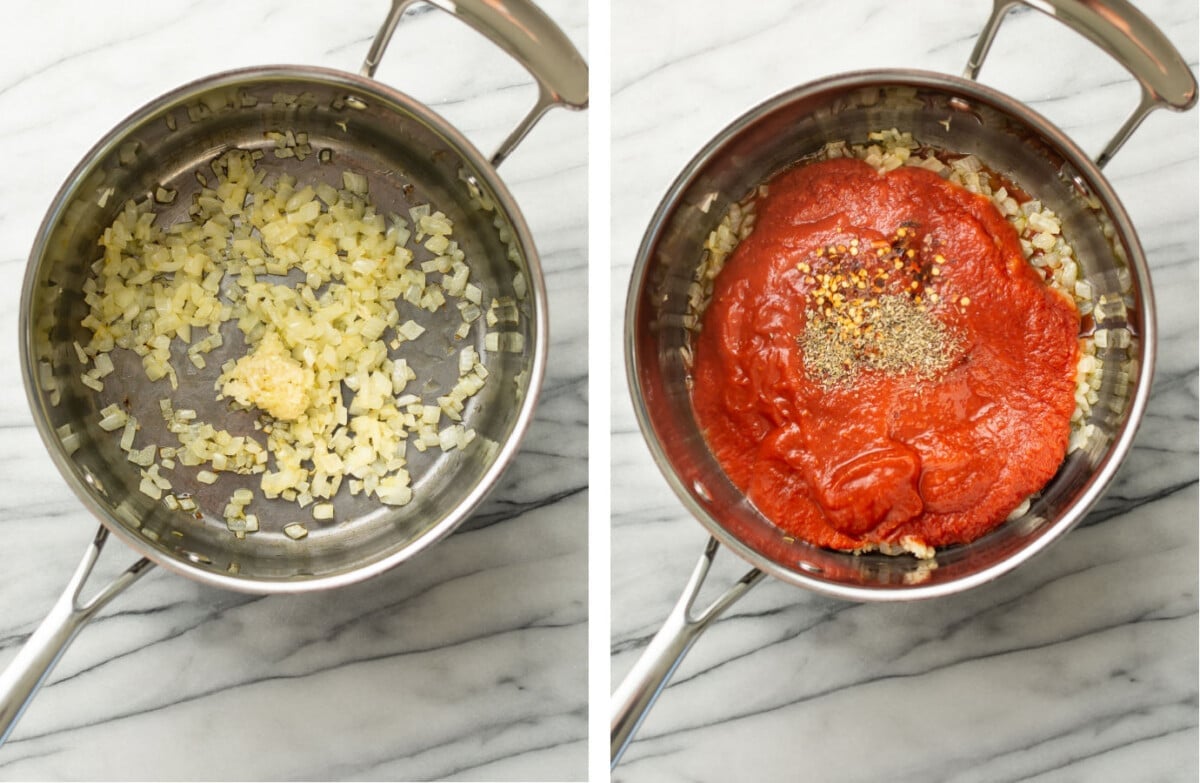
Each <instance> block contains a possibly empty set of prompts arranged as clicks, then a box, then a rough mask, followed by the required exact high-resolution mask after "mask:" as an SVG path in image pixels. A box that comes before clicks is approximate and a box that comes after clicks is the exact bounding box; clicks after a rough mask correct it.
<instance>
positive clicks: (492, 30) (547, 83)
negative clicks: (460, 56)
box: [360, 0, 588, 166]
mask: <svg viewBox="0 0 1200 783" xmlns="http://www.w3.org/2000/svg"><path fill="white" fill-rule="evenodd" d="M417 1H418V0H393V2H392V10H391V11H390V12H389V13H388V17H387V19H385V20H384V22H383V26H382V27H380V28H379V32H378V33H376V35H375V40H374V41H373V42H372V43H371V49H370V51H368V52H367V57H366V59H365V60H363V66H362V69H361V71H360V72H361V73H362V75H363V76H367V77H371V78H374V76H375V71H376V69H377V68H378V67H379V62H380V60H381V59H382V58H383V53H384V51H386V50H387V46H388V44H389V43H390V42H391V40H392V34H393V33H395V31H396V25H397V24H399V23H400V17H401V16H403V14H404V12H405V11H406V10H407V9H408V7H409V6H411V5H412V4H413V3H415V2H417ZM424 2H427V3H429V4H430V5H432V6H436V7H437V8H440V9H442V10H443V11H445V12H446V13H448V14H451V15H452V16H454V17H456V18H458V19H461V20H462V21H463V22H465V23H467V24H468V25H470V26H471V27H473V28H475V29H476V30H478V31H479V32H480V33H482V34H483V35H485V36H487V37H488V38H489V39H491V41H492V42H493V43H495V44H496V45H497V46H499V47H500V48H501V49H503V50H504V51H506V52H508V54H509V55H511V56H512V57H513V59H515V60H516V61H517V62H519V63H520V64H521V65H522V66H524V67H525V69H526V70H527V71H529V73H530V74H531V75H532V76H533V78H534V80H536V81H537V83H538V99H537V103H535V104H534V106H533V109H531V110H530V112H529V113H528V114H526V115H525V118H524V119H522V120H521V122H520V124H518V125H517V127H516V128H515V129H514V130H513V131H512V133H510V134H509V136H508V138H507V139H505V140H504V142H503V143H502V144H501V145H500V148H499V149H498V150H497V151H496V152H495V154H493V155H492V165H493V166H499V165H500V164H501V163H502V162H503V161H504V159H505V158H507V157H508V155H509V153H511V152H512V151H513V150H514V149H516V147H517V145H518V144H520V143H521V140H522V139H524V138H525V135H526V134H527V133H529V130H530V129H531V128H533V126H534V125H536V124H537V121H538V120H539V119H541V117H542V115H543V114H545V113H546V112H547V111H548V110H549V109H552V108H553V107H555V106H563V107H565V108H568V109H584V108H587V103H588V68H587V63H585V62H584V61H583V56H582V55H580V54H579V51H578V50H577V49H576V48H575V46H574V44H572V43H571V41H570V39H568V38H567V36H566V35H565V34H564V33H563V31H562V30H560V29H559V28H558V26H557V25H555V24H554V22H552V21H551V20H550V17H548V16H546V15H545V14H544V13H543V12H542V11H541V9H539V8H538V7H537V6H535V5H533V4H532V3H530V2H527V0H424Z"/></svg>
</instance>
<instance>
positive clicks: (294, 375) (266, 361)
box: [221, 332, 313, 421]
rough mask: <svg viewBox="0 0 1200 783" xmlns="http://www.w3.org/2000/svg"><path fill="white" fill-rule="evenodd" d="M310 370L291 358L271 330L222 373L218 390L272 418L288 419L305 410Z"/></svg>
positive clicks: (310, 379) (311, 380)
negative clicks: (253, 406) (248, 352)
mask: <svg viewBox="0 0 1200 783" xmlns="http://www.w3.org/2000/svg"><path fill="white" fill-rule="evenodd" d="M312 386H313V371H312V369H311V368H309V367H305V366H304V365H302V364H300V362H298V361H296V360H295V359H293V358H292V355H291V353H289V352H288V350H287V349H286V348H284V347H283V342H282V341H281V340H280V339H279V335H277V334H276V333H275V332H267V333H266V335H264V336H263V339H262V340H261V341H260V342H259V344H258V345H257V346H256V347H255V349H254V352H253V353H250V354H247V355H246V356H243V357H242V358H241V359H238V360H237V364H235V365H234V367H233V371H232V372H230V373H228V374H227V375H225V376H222V384H221V390H222V393H223V394H224V395H225V396H226V397H233V398H234V399H236V400H237V401H238V402H240V403H241V404H242V405H255V406H257V407H259V408H261V409H263V410H264V411H266V412H267V413H269V414H271V415H272V416H274V417H275V418H276V419H283V420H286V421H292V420H294V419H298V418H299V417H300V415H301V414H303V413H304V412H305V411H306V410H308V391H309V389H311V388H312Z"/></svg>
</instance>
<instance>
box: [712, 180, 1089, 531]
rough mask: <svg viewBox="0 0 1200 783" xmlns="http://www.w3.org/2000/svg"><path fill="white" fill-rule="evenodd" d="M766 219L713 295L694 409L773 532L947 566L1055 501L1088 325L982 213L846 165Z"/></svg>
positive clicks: (774, 203) (961, 192) (762, 210)
mask: <svg viewBox="0 0 1200 783" xmlns="http://www.w3.org/2000/svg"><path fill="white" fill-rule="evenodd" d="M757 213H758V216H757V221H756V223H755V228H754V231H753V233H752V234H751V235H750V236H749V237H747V238H746V239H744V240H743V241H742V242H741V243H740V244H739V245H738V247H737V248H736V250H735V251H734V252H733V254H732V255H731V256H730V258H729V260H728V263H727V264H726V265H725V267H724V269H723V270H722V271H721V273H720V274H719V275H718V276H717V278H716V281H715V284H714V289H713V298H712V302H711V303H710V305H709V306H708V308H707V310H706V311H705V313H704V316H703V322H702V328H701V331H700V333H699V335H698V337H697V339H696V343H695V349H694V355H695V361H694V367H693V373H694V385H693V392H692V402H693V406H694V409H695V413H696V416H697V419H698V421H699V423H700V425H701V427H702V429H703V430H704V433H705V436H706V438H707V440H708V443H709V446H710V448H711V449H712V451H713V453H714V454H715V455H716V457H717V459H718V461H719V462H720V463H721V465H722V467H723V468H724V469H725V472H726V473H727V474H728V475H729V477H730V479H731V480H732V481H733V482H734V483H735V484H736V485H737V486H738V487H740V488H741V489H742V490H743V491H744V492H746V493H747V495H748V497H749V498H750V499H751V500H752V501H753V502H754V503H755V505H756V506H757V507H758V508H759V509H760V510H761V511H762V512H763V513H764V514H765V515H766V516H767V517H768V518H769V519H771V520H772V521H773V522H774V523H775V524H776V525H777V526H779V527H780V528H782V529H783V530H784V531H786V533H787V534H790V535H793V536H795V537H797V538H801V539H804V540H806V541H809V542H811V543H813V544H817V545H820V546H825V547H830V548H834V549H843V550H857V549H872V548H875V547H877V546H879V545H881V544H883V545H893V546H899V545H901V544H902V543H903V542H908V543H910V544H912V543H915V544H916V545H918V546H922V547H923V546H932V547H936V546H944V545H949V544H955V543H964V542H967V541H970V540H972V539H974V538H977V537H978V536H980V535H982V534H984V533H985V532H987V531H988V530H990V529H991V528H993V527H995V526H996V525H998V524H999V523H1001V522H1002V521H1003V520H1004V519H1005V518H1006V517H1007V516H1008V514H1009V513H1010V512H1011V511H1012V510H1013V509H1014V508H1015V507H1017V506H1018V505H1019V504H1020V503H1021V502H1022V501H1023V500H1024V499H1025V498H1026V497H1028V496H1029V495H1030V494H1032V493H1034V492H1036V491H1038V490H1039V489H1041V488H1042V486H1044V485H1045V483H1046V482H1047V481H1049V479H1050V478H1051V477H1052V476H1053V475H1054V473H1055V472H1056V471H1057V469H1058V466H1059V464H1060V463H1061V462H1062V460H1063V457H1064V455H1065V454H1066V448H1067V441H1068V436H1069V434H1070V420H1071V414H1072V412H1073V411H1074V409H1075V399H1074V392H1075V372H1076V363H1077V360H1078V350H1079V349H1078V334H1079V314H1078V311H1077V310H1076V309H1075V305H1074V303H1073V302H1072V301H1071V300H1070V299H1069V298H1068V297H1067V296H1065V295H1063V294H1061V293H1059V292H1057V291H1055V290H1053V289H1051V288H1050V287H1049V286H1047V285H1046V284H1045V282H1044V281H1043V279H1042V277H1041V274H1040V273H1039V272H1038V271H1037V270H1036V269H1034V268H1033V267H1032V266H1031V265H1030V264H1029V263H1028V262H1027V261H1026V260H1025V259H1024V257H1023V256H1022V253H1021V247H1020V244H1019V241H1018V238H1017V235H1016V232H1015V229H1014V228H1013V227H1012V226H1011V225H1010V224H1009V223H1008V222H1007V221H1006V220H1005V219H1004V217H1003V216H1002V215H1001V214H1000V213H999V212H998V211H997V210H996V208H995V207H994V206H993V205H992V204H991V203H990V202H989V201H988V200H987V199H986V198H985V197H983V196H978V195H975V194H972V193H969V192H968V191H966V190H965V189H964V188H962V187H960V186H959V185H956V184H954V183H951V182H948V181H946V180H944V179H942V178H941V177H940V176H938V175H937V174H935V173H933V172H930V171H926V170H923V169H920V168H915V167H901V168H899V169H897V170H894V171H891V172H888V173H886V174H880V173H878V172H877V171H876V170H875V169H873V168H872V167H870V166H868V165H867V164H866V163H863V162H862V161H859V160H853V159H846V158H842V159H835V160H826V161H819V162H813V163H809V164H805V165H802V166H800V167H797V168H794V169H791V170H789V171H787V172H784V173H783V174H781V175H779V176H778V177H776V178H775V179H773V180H772V181H771V182H770V183H769V186H768V192H767V195H766V196H765V197H763V198H762V199H760V200H759V201H758V203H757ZM885 548H886V547H885ZM910 548H911V547H910Z"/></svg>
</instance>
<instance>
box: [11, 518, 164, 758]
mask: <svg viewBox="0 0 1200 783" xmlns="http://www.w3.org/2000/svg"><path fill="white" fill-rule="evenodd" d="M107 539H108V529H107V528H105V527H103V526H101V527H100V529H99V530H98V531H97V532H96V537H95V538H93V539H92V542H91V544H90V545H89V546H88V549H87V552H85V553H84V555H83V560H82V561H81V562H80V563H79V567H78V568H76V569H75V573H74V574H73V575H72V576H71V579H70V581H69V582H67V587H66V589H65V590H63V593H62V595H61V596H59V599H58V601H57V602H56V603H55V604H54V608H53V609H51V610H50V613H49V614H47V615H46V619H45V620H43V621H42V623H41V625H39V626H38V627H37V630H36V631H34V632H33V635H32V636H30V637H29V639H28V641H26V642H25V646H24V647H22V648H21V650H20V652H18V653H17V657H16V658H14V659H13V661H12V663H10V664H9V665H8V668H7V669H5V670H4V672H3V673H0V745H3V744H4V742H5V740H7V739H8V736H9V734H11V733H12V730H13V727H14V726H15V725H16V723H17V721H18V720H20V718H21V715H22V713H24V712H25V708H26V707H28V706H29V703H30V702H31V701H32V700H33V697H34V696H35V695H36V694H37V691H38V689H39V688H40V687H41V686H42V684H43V683H44V682H45V681H46V679H47V678H48V677H49V676H50V672H51V671H53V670H54V666H55V664H57V663H58V660H59V658H61V657H62V655H63V653H64V652H66V650H67V647H68V646H69V645H70V644H71V642H72V641H74V639H75V635H76V634H77V633H79V630H80V629H81V628H82V627H83V626H84V625H85V624H86V623H87V622H88V620H91V619H92V617H93V616H94V615H95V614H96V612H98V611H100V610H101V609H102V608H103V607H104V606H105V605H106V604H107V603H108V602H109V601H111V600H112V599H113V598H115V597H116V596H117V595H118V594H119V593H120V592H121V591H123V590H124V589H125V588H127V587H129V586H130V585H131V584H133V583H134V582H136V581H137V580H138V578H139V577H141V576H142V574H144V573H146V572H147V571H149V570H150V568H151V567H153V565H154V564H153V563H151V562H150V561H149V560H147V559H146V558H144V557H143V558H142V559H141V560H139V561H137V562H136V563H134V564H133V565H131V566H130V567H129V568H127V569H125V571H123V572H122V573H121V575H120V576H118V577H117V578H116V579H114V580H112V581H111V582H109V583H108V584H107V585H105V586H104V587H102V588H101V589H100V590H99V591H98V592H97V593H96V594H95V595H94V596H92V597H91V598H90V599H88V600H87V601H85V602H82V603H81V602H80V600H79V596H80V594H81V593H82V592H83V585H84V583H85V582H86V581H87V578H88V577H89V576H90V575H91V573H92V568H93V567H94V566H95V565H96V560H97V558H99V557H100V550H102V549H103V548H104V542H105V541H106V540H107Z"/></svg>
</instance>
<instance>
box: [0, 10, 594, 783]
mask: <svg viewBox="0 0 1200 783" xmlns="http://www.w3.org/2000/svg"><path fill="white" fill-rule="evenodd" d="M541 5H542V6H543V7H544V8H545V9H546V10H547V11H548V13H549V14H550V15H551V16H552V17H553V18H554V19H555V20H556V21H557V22H558V23H559V24H560V25H562V26H563V28H564V29H565V31H566V32H567V34H568V35H569V37H570V38H571V39H572V40H573V41H574V42H575V43H576V45H577V46H579V47H580V48H581V50H583V51H584V53H585V56H586V41H587V9H586V7H585V6H584V5H583V4H578V3H572V2H564V1H563V0H543V2H542V3H541ZM388 6H389V4H388V3H387V2H384V1H383V0H380V1H379V2H370V3H318V2H310V1H309V0H302V1H301V2H296V3H279V2H263V3H252V4H246V3H241V2H235V1H234V0H213V1H212V2H205V3H189V4H183V3H156V2H148V1H146V0H137V1H136V2H129V3H120V4H117V5H111V4H110V5H106V6H99V5H96V4H91V3H82V2H62V1H60V2H47V3H39V4H22V5H20V6H14V7H13V8H10V9H8V14H7V16H6V19H7V27H6V30H7V33H8V41H9V43H8V44H7V45H6V47H4V49H3V51H0V147H2V148H3V149H5V150H6V151H7V152H8V157H7V159H6V166H5V174H4V177H3V178H2V180H0V196H2V197H0V270H2V271H3V272H4V273H5V274H6V275H7V276H8V279H9V280H10V281H12V280H19V279H20V276H21V274H22V272H23V269H24V265H25V258H26V255H27V253H28V251H29V247H30V245H31V243H32V241H33V238H34V234H35V232H36V230H37V227H38V224H39V223H40V221H41V219H42V215H43V213H44V211H45V209H46V207H47V206H48V205H49V203H50V201H51V199H52V197H53V195H54V193H55V192H56V191H57V189H58V188H59V186H60V184H61V183H62V181H63V179H64V178H65V176H66V175H67V173H68V172H69V171H70V170H71V169H72V168H73V167H74V166H75V164H76V163H77V161H78V160H79V159H80V158H81V157H82V156H83V155H84V154H85V153H86V151H87V150H88V148H89V147H90V146H91V145H92V144H93V143H94V142H95V141H96V140H98V139H99V138H100V137H101V136H102V135H103V134H104V133H106V132H107V131H108V130H109V128H111V127H112V126H114V125H115V124H117V123H118V122H119V121H120V120H121V118H123V117H124V116H126V115H128V114H129V113H131V112H132V111H134V110H135V109H137V108H138V107H139V106H140V105H142V104H143V103H145V102H146V101H148V100H150V99H152V98H154V97H156V96H157V95H159V94H161V93H163V92H166V91H167V90H170V89H173V88H175V87H177V86H179V85H181V84H183V83H185V82H187V81H190V80H192V79H196V78H200V77H202V76H205V75H208V74H211V73H215V72H218V71H222V70H227V69H232V68H236V67H245V66H251V65H256V64H268V63H302V64H312V65H321V66H326V67H331V68H339V69H343V70H349V71H354V72H357V70H358V67H359V65H360V63H361V60H362V57H363V56H364V55H365V53H366V50H367V48H368V46H369V43H370V40H371V38H372V37H373V36H374V33H375V30H376V28H377V27H378V25H379V23H380V22H381V21H382V19H383V16H384V14H385V13H386V10H387V8H388ZM431 10H432V9H428V8H418V9H416V11H415V12H414V13H413V14H412V16H411V18H408V19H406V20H405V21H404V23H403V24H402V25H401V26H400V29H399V31H398V33H397V35H396V38H395V40H394V42H393V44H392V46H391V48H390V49H389V51H388V54H387V56H386V58H385V60H384V62H383V64H382V66H381V68H380V70H379V74H378V76H379V78H380V80H381V81H383V82H385V83H387V84H389V85H393V86H395V87H397V88H398V89H400V90H402V91H405V92H408V93H409V94H411V95H413V96H414V97H416V98H417V99H419V100H423V101H426V102H428V103H429V104H430V105H431V106H432V107H433V108H434V110H435V111H437V112H439V113H441V114H443V115H444V116H445V117H447V119H448V120H449V121H451V122H452V123H454V124H456V125H458V126H459V127H460V128H461V129H462V130H463V131H464V132H465V133H466V135H467V136H468V137H469V138H470V139H471V140H472V141H473V142H474V143H475V144H476V145H477V146H478V147H479V148H480V149H481V150H484V151H485V152H488V151H490V150H491V149H492V148H494V147H495V146H496V145H497V144H498V143H499V142H500V140H502V139H503V137H504V136H505V135H507V132H508V130H509V129H510V128H511V126H512V125H513V124H514V123H515V122H516V121H517V120H518V119H519V118H520V116H521V115H522V114H523V112H524V111H525V110H526V109H527V108H528V106H529V105H531V104H532V101H533V99H534V97H535V95H536V88H535V87H534V85H533V83H532V80H531V79H530V78H529V76H528V75H527V74H526V73H525V72H524V71H523V70H522V69H521V68H520V67H519V66H517V65H516V64H515V63H512V62H511V61H509V60H508V59H507V57H506V56H505V55H503V54H502V53H501V52H500V51H499V50H498V49H496V48H494V47H492V46H491V45H490V44H489V43H488V42H487V41H486V40H485V39H483V38H482V37H480V36H479V35H477V34H476V33H474V32H472V31H470V30H468V29H467V28H465V27H462V26H461V25H459V24H458V23H456V22H454V21H453V20H452V19H451V18H450V17H449V16H448V15H446V14H443V13H441V12H436V13H434V12H430V11H431ZM586 134H587V115H586V113H570V114H568V113H567V112H557V113H555V114H552V115H551V116H548V117H547V118H545V120H544V121H543V123H542V124H541V125H539V126H538V127H537V128H536V129H535V130H534V131H533V132H532V133H531V134H530V136H529V137H528V138H527V140H526V141H525V143H524V144H523V146H522V147H520V148H519V149H518V150H517V151H516V152H515V153H514V154H513V155H512V157H511V158H510V159H509V160H508V161H507V162H506V163H505V164H504V166H503V167H502V170H501V175H502V176H503V177H504V178H505V181H506V183H507V184H508V185H509V188H510V190H512V191H513V194H514V196H515V197H516V200H517V202H518V203H519V204H520V205H521V208H522V211H523V213H524V215H525V218H526V220H527V221H528V223H529V225H530V228H531V230H532V233H533V235H534V237H535V238H536V242H537V244H538V247H539V250H540V251H541V255H542V263H543V266H544V267H545V271H546V276H547V285H548V289H549V292H550V308H551V322H552V325H551V335H552V337H551V345H550V358H549V362H548V369H547V375H546V380H545V385H544V393H543V397H542V402H541V405H540V407H539V409H538V413H537V417H536V420H535V423H534V424H533V426H532V427H531V429H530V431H529V433H528V435H527V438H526V441H525V444H524V447H523V450H522V452H521V453H520V454H519V455H518V457H517V459H516V461H515V462H514V463H513V464H512V465H511V467H510V469H509V470H508V472H507V473H506V474H505V476H504V478H503V480H502V481H501V482H500V484H499V486H498V488H497V489H496V491H495V492H494V493H493V494H492V495H491V497H490V498H489V499H488V500H487V501H486V502H485V503H484V504H483V506H482V507H481V508H480V510H479V512H478V514H477V515H476V517H475V518H474V519H472V520H471V521H470V522H469V523H467V524H466V525H464V526H463V528H462V529H461V530H460V531H459V532H458V533H456V534H455V535H453V536H451V537H450V538H448V539H447V540H446V541H444V542H442V543H441V544H439V545H438V546H436V547H434V548H432V549H431V550H430V551H428V552H427V553H424V554H423V555H422V556H421V557H419V558H416V559H415V560H413V561H411V562H410V563H408V564H406V565H405V566H404V567H402V568H399V569H396V570H394V571H392V572H389V573H387V574H384V575H382V576H379V577H377V578H375V579H372V580H369V581H367V582H365V583H362V584H358V585H354V586H351V587H347V588H343V589H340V590H337V591H334V592H331V593H322V594H314V595H303V596H296V597H266V598H264V597H252V596H245V595H239V594H234V593H228V592H223V591H219V590H215V589H211V588H207V587H203V586H200V585H197V584H194V583H192V582H189V581H188V580H186V579H183V578H181V577H179V576H176V575H174V574H169V573H166V572H162V571H156V572H152V573H151V574H150V575H148V576H147V577H145V578H144V579H143V580H142V582H141V583H139V584H138V585H136V587H135V588H133V589H131V590H130V591H129V592H128V593H126V594H125V595H122V596H121V597H119V598H118V599H117V600H116V601H115V602H114V603H113V604H112V605H111V606H110V607H108V608H107V609H106V610H105V611H104V612H103V613H102V614H101V615H100V616H99V617H98V618H97V619H96V620H95V621H94V622H93V624H92V625H90V626H89V627H87V628H86V629H85V630H84V631H83V633H82V634H81V636H80V637H79V639H78V640H77V641H76V643H75V644H74V646H73V647H72V648H71V649H70V651H69V652H68V653H67V655H66V656H65V657H64V658H63V660H62V661H61V663H60V665H59V667H58V668H57V670H56V672H55V674H54V675H53V676H52V678H51V680H50V682H49V683H48V685H47V686H46V687H45V688H44V689H43V691H42V693H41V694H40V695H39V696H38V698H37V699H36V700H35V701H34V703H33V705H32V707H31V708H30V709H29V711H28V713H27V714H26V715H25V717H24V719H23V720H22V722H21V723H20V724H19V726H18V728H17V730H16V732H15V733H14V735H13V737H12V738H11V740H10V741H9V742H8V743H7V744H6V745H5V746H4V747H2V748H0V779H4V780H27V779H120V780H131V779H146V780H170V779H215V780H221V779H236V780H253V779H264V780H268V779H292V780H307V779H322V780H327V779H412V780H424V779H464V780H578V779H582V778H584V777H585V776H586V774H587V762H586V741H587V734H586V732H587V677H586V655H587V649H586V645H587V585H586V578H587V552H586V544H587V531H586V519H587V468H586V459H587V454H586V443H587V437H586V434H587V393H586V377H587V367H586V363H585V357H586V345H587V341H586V323H587V321H586V302H587V294H586V280H587V276H586V242H587V225H586V220H587V217H586V216H587V211H586V199H587V177H586V163H587V161H586V151H587V143H586ZM18 298H19V288H18V287H17V286H14V285H8V286H4V287H3V290H0V311H3V312H4V313H6V314H8V315H7V316H6V317H4V318H3V319H0V363H3V366H4V367H6V368H7V372H4V373H0V429H2V430H3V439H2V443H0V542H2V543H0V555H3V562H4V564H5V567H4V576H3V584H4V588H3V590H0V666H3V665H5V664H7V663H8V661H9V660H11V658H12V657H13V656H14V655H15V653H16V650H17V648H18V646H19V645H20V644H21V643H22V642H23V641H24V639H25V638H26V637H27V636H28V634H29V633H31V632H32V630H33V629H34V628H35V627H36V625H37V623H38V622H39V621H40V619H41V617H42V616H43V615H44V614H45V612H46V611H47V610H48V609H49V607H50V605H51V604H52V602H53V601H54V600H55V599H56V598H57V595H58V593H59V591H60V590H61V589H62V587H63V586H64V585H65V582H66V579H67V577H68V576H69V575H70V573H71V571H72V570H73V569H74V567H75V564H76V563H77V561H78V558H79V557H80V556H81V555H82V554H83V548H84V546H85V544H86V543H87V541H88V540H89V539H90V537H91V535H92V534H93V531H94V522H93V520H92V519H91V518H90V517H89V515H88V514H87V513H86V512H85V511H84V510H83V508H82V507H81V505H80V504H79V502H78V501H77V500H76V499H75V498H74V496H73V495H72V494H71V493H70V491H69V490H68V489H67V487H66V484H65V483H64V482H63V480H62V479H61V478H60V477H59V476H58V474H57V473H56V471H55V469H54V467H53V464H52V463H51V462H50V459H49V457H47V456H46V455H45V453H44V451H43V449H42V447H41V445H40V441H39V439H38V437H37V434H36V432H35V431H34V429H33V426H32V420H31V417H30V414H29V411H28V408H27V406H26V402H25V395H24V391H23V389H22V386H21V381H20V375H19V371H18V364H17V340H18V324H17V323H16V311H17V305H18ZM133 559H134V556H133V555H132V553H131V552H130V551H128V550H126V549H124V548H122V547H121V546H120V545H119V544H110V546H109V547H108V549H107V550H106V551H105V553H104V555H103V556H102V559H101V563H100V567H99V568H98V572H97V574H96V576H95V581H96V583H97V584H98V583H99V582H100V580H102V579H104V578H108V577H112V576H113V575H115V574H116V573H118V572H119V571H120V570H121V569H122V568H124V567H125V566H126V565H128V564H129V562H131V561H132V560H133Z"/></svg>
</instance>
